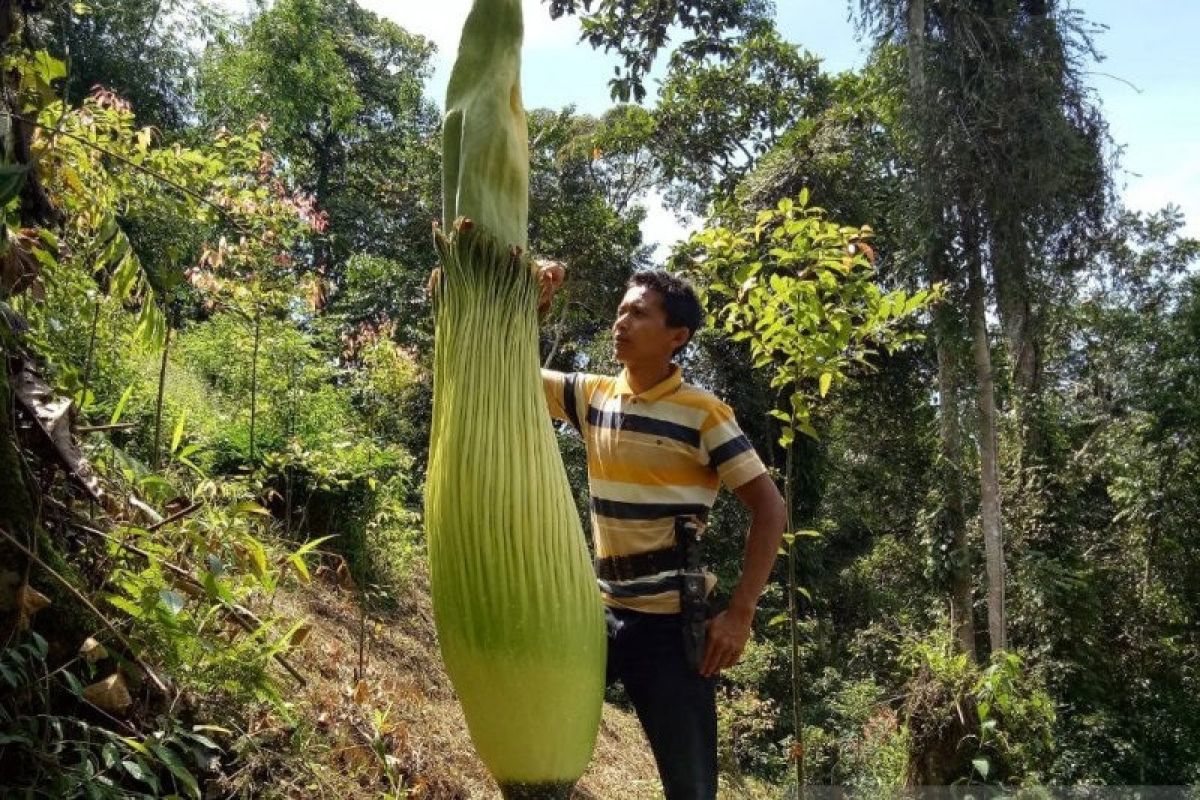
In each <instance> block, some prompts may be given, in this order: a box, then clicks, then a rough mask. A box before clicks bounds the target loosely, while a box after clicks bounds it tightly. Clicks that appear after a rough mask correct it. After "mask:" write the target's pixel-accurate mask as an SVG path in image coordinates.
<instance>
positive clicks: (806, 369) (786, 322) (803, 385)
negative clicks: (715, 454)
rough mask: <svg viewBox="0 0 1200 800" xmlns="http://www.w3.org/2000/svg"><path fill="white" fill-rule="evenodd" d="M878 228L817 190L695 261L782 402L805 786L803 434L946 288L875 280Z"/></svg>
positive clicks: (796, 707) (797, 718)
mask: <svg viewBox="0 0 1200 800" xmlns="http://www.w3.org/2000/svg"><path fill="white" fill-rule="evenodd" d="M870 234H871V230H870V228H869V227H862V228H857V229H855V228H851V227H846V226H839V225H837V224H836V223H834V222H831V221H829V220H828V219H826V218H825V216H824V211H823V209H820V208H817V207H810V206H809V205H808V192H807V190H804V191H801V193H800V195H799V198H798V199H797V200H796V201H793V200H791V199H788V198H785V199H784V200H781V201H780V202H779V204H778V206H777V207H776V208H773V209H764V210H762V211H759V212H758V213H757V215H756V216H755V221H754V223H753V224H752V225H746V226H744V227H742V228H740V229H737V230H731V229H728V228H724V227H721V226H718V225H714V226H711V227H709V228H707V229H705V230H703V231H701V232H700V233H697V234H695V235H694V236H693V237H692V239H691V242H690V243H689V247H690V248H692V249H693V250H694V253H693V256H692V259H691V261H690V264H691V268H692V270H693V271H694V272H695V273H696V274H697V276H698V277H699V278H700V280H699V283H700V285H701V287H702V289H703V292H704V294H705V296H706V300H707V301H709V302H710V303H712V304H714V305H715V309H714V310H712V311H711V312H710V315H711V318H712V321H713V322H715V323H717V324H720V325H721V326H722V327H723V328H724V329H725V331H726V332H728V333H730V334H732V338H733V339H734V340H735V341H745V342H747V343H748V344H749V349H750V354H751V356H752V358H753V366H754V368H755V369H762V370H765V371H766V372H767V373H768V375H769V379H770V387H771V389H773V390H775V391H777V392H778V395H779V402H778V405H777V406H776V407H775V408H774V409H772V410H771V412H770V416H771V417H773V418H775V419H776V420H778V421H779V423H780V424H779V431H780V434H779V444H780V446H781V447H783V448H784V450H785V451H786V453H787V461H786V465H785V467H784V473H783V474H784V486H785V492H784V494H785V500H786V504H787V513H788V521H787V522H788V530H787V532H786V533H785V534H784V540H785V542H786V545H787V605H788V617H789V619H790V621H791V626H790V645H791V646H790V653H791V672H792V675H791V677H792V687H791V689H792V692H791V693H792V730H793V736H794V737H795V738H794V741H795V743H796V744H795V748H794V758H795V761H796V785H797V787H799V790H800V791H803V787H804V786H805V783H806V782H805V773H804V747H803V723H802V719H801V713H800V697H801V686H800V672H799V651H798V648H799V632H798V627H797V621H798V602H799V597H798V595H799V593H802V592H803V593H805V594H807V591H806V590H804V589H803V588H801V587H800V586H799V584H798V582H797V572H796V563H797V551H798V550H799V544H800V540H801V539H802V538H803V537H806V536H819V535H820V534H819V533H817V532H816V531H802V530H799V529H798V528H799V526H798V525H797V521H796V517H795V507H796V503H795V500H796V497H795V492H794V480H795V474H796V469H795V453H796V448H795V443H796V440H797V439H798V438H800V437H802V436H809V437H811V438H813V439H816V438H818V436H817V432H816V428H815V427H814V426H813V416H814V413H815V411H816V409H817V408H818V407H819V406H820V404H821V402H822V401H823V400H824V399H825V397H826V396H827V395H828V394H829V392H830V390H831V389H832V388H833V387H834V386H835V385H841V384H843V383H845V382H847V381H848V380H850V378H851V375H852V374H853V372H854V371H855V370H856V369H861V368H863V367H864V366H869V365H870V359H871V357H872V356H874V355H875V354H876V353H877V352H878V351H879V350H883V349H886V350H888V351H889V352H891V351H894V350H895V349H897V348H899V347H900V346H902V345H903V344H904V343H905V342H907V341H911V340H912V339H914V338H917V335H916V334H914V333H911V332H909V331H906V330H904V325H905V323H906V322H907V321H908V319H909V318H910V317H912V316H913V315H914V314H916V313H918V312H920V311H922V310H924V309H925V307H926V306H928V305H929V303H930V302H931V301H932V300H934V299H936V294H937V290H925V291H921V292H918V293H916V294H913V295H911V296H910V295H909V294H908V293H907V292H905V291H904V290H903V289H897V290H895V291H892V292H886V293H885V292H884V291H882V290H881V289H880V288H879V287H878V286H877V285H876V284H875V283H874V282H873V281H872V278H873V277H874V270H873V268H872V266H871V259H872V258H873V250H872V249H871V247H870V245H869V244H868V243H867V241H866V240H867V239H868V238H869V237H870Z"/></svg>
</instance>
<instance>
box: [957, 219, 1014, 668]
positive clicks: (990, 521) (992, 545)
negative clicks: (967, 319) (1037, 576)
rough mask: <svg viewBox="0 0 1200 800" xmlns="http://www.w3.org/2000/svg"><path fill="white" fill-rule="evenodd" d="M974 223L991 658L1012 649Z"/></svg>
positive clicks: (971, 283) (968, 246) (970, 254)
mask: <svg viewBox="0 0 1200 800" xmlns="http://www.w3.org/2000/svg"><path fill="white" fill-rule="evenodd" d="M973 226H974V222H973V221H972V220H967V223H966V225H965V226H964V241H963V249H964V251H965V256H966V261H967V272H968V274H967V295H968V301H969V306H970V312H971V339H972V350H973V352H974V356H975V380H976V384H977V386H978V392H979V497H980V516H981V518H982V527H983V546H984V553H985V555H986V561H987V587H988V589H987V607H988V639H989V641H990V643H991V648H992V652H997V651H999V650H1005V649H1007V646H1008V641H1007V633H1006V623H1005V610H1004V537H1003V530H1002V527H1001V520H1000V478H999V472H998V470H997V466H996V453H997V436H996V397H995V388H994V386H993V383H992V357H991V349H990V345H989V342H988V330H987V317H986V314H985V298H984V284H983V266H982V263H981V262H982V260H983V254H982V253H981V251H980V242H979V237H978V236H977V235H976V233H975V230H974V227H973Z"/></svg>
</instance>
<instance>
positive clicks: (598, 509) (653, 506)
mask: <svg viewBox="0 0 1200 800" xmlns="http://www.w3.org/2000/svg"><path fill="white" fill-rule="evenodd" d="M708 509H709V507H708V506H706V505H704V504H703V503H624V502H621V501H620V500H605V499H604V498H602V497H596V496H595V495H593V496H592V511H594V512H595V513H596V514H598V515H599V516H602V517H609V518H611V519H666V518H668V517H678V516H680V515H681V514H687V515H694V516H698V517H700V518H701V519H704V518H705V517H707V516H708Z"/></svg>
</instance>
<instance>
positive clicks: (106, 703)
mask: <svg viewBox="0 0 1200 800" xmlns="http://www.w3.org/2000/svg"><path fill="white" fill-rule="evenodd" d="M83 699H84V700H86V701H88V702H89V703H91V704H92V705H94V706H95V707H96V708H99V709H101V710H102V711H107V712H108V713H110V714H115V715H117V716H123V715H124V714H125V712H126V711H128V710H129V707H130V706H132V705H133V698H132V697H130V696H129V689H128V688H126V686H125V679H124V678H123V677H121V673H119V672H115V673H113V674H112V675H109V676H108V677H107V678H105V679H104V680H102V681H97V682H96V683H93V684H92V685H91V686H88V687H86V688H84V690H83Z"/></svg>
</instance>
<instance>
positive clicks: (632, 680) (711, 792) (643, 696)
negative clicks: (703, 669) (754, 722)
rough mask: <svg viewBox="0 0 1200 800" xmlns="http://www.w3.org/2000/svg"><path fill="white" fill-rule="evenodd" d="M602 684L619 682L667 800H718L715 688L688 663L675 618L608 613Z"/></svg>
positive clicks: (679, 628)
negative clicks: (605, 679)
mask: <svg viewBox="0 0 1200 800" xmlns="http://www.w3.org/2000/svg"><path fill="white" fill-rule="evenodd" d="M605 615H606V617H607V620H608V683H609V684H612V683H615V682H616V681H620V682H621V683H622V685H624V687H625V692H626V694H628V695H629V699H630V700H632V701H633V707H634V709H635V710H636V711H637V715H638V719H639V720H640V721H641V723H642V729H643V730H644V731H645V732H646V738H647V739H649V741H650V749H651V750H653V751H654V760H655V762H656V763H657V764H658V774H659V776H660V777H661V778H662V783H663V793H664V794H665V795H666V798H667V800H714V798H716V796H717V698H716V681H715V679H713V678H705V677H702V676H701V675H700V673H698V672H697V671H696V670H695V669H693V668H692V667H691V666H690V665H689V664H688V663H687V656H686V655H685V654H684V649H683V629H682V622H681V618H680V616H679V615H678V614H643V613H640V612H637V611H626V610H624V609H616V608H609V609H606V612H605Z"/></svg>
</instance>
